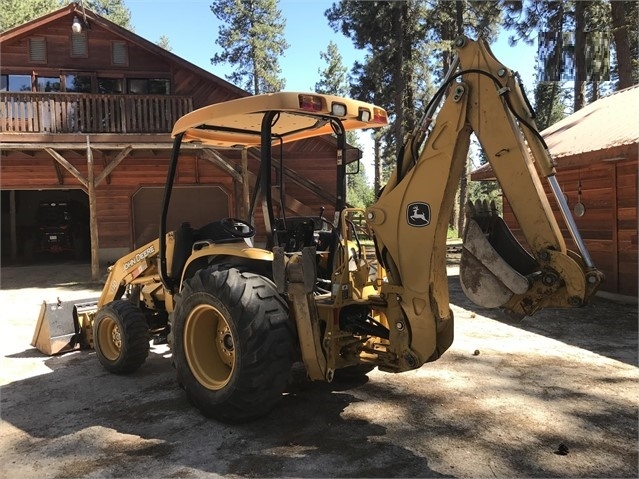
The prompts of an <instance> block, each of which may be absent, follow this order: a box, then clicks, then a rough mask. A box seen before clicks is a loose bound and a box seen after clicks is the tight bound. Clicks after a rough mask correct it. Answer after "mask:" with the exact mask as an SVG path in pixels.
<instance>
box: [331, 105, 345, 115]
mask: <svg viewBox="0 0 639 479" xmlns="http://www.w3.org/2000/svg"><path fill="white" fill-rule="evenodd" d="M331 115H335V116H346V105H344V104H343V103H331Z"/></svg>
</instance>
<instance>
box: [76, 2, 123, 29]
mask: <svg viewBox="0 0 639 479" xmlns="http://www.w3.org/2000/svg"><path fill="white" fill-rule="evenodd" d="M84 6H85V7H86V8H88V9H89V10H91V11H93V12H95V13H97V14H98V15H100V16H101V17H104V18H106V19H107V20H110V21H112V22H113V23H116V24H117V25H120V26H121V27H124V28H126V29H127V30H131V31H133V25H131V11H130V10H129V9H128V8H127V7H126V6H125V5H124V0H87V1H86V2H84Z"/></svg>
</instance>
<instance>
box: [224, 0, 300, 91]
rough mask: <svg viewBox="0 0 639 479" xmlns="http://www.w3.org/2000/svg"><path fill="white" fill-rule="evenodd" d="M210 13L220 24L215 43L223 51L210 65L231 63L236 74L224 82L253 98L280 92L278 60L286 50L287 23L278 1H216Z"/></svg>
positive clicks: (280, 79) (280, 80)
mask: <svg viewBox="0 0 639 479" xmlns="http://www.w3.org/2000/svg"><path fill="white" fill-rule="evenodd" d="M211 11H212V12H213V14H214V15H215V16H216V17H217V18H218V19H219V20H220V21H221V22H222V24H221V25H220V28H219V30H218V38H217V40H216V41H215V43H216V44H218V45H219V46H220V47H221V49H222V51H221V53H216V54H215V55H214V56H213V58H211V63H213V64H214V65H217V64H218V63H230V64H231V65H234V66H235V71H234V72H233V73H232V74H231V75H228V76H227V79H228V80H229V81H231V82H232V83H234V84H236V85H238V86H240V87H241V88H244V89H246V90H247V91H250V92H251V93H253V94H254V95H258V94H260V93H272V92H276V91H280V90H282V89H283V88H284V86H285V81H284V79H283V78H281V76H280V75H281V68H280V66H279V58H280V57H281V56H282V55H283V54H284V51H285V50H286V49H287V48H288V43H287V42H286V40H285V39H284V27H285V25H286V21H285V20H284V18H283V17H282V14H281V12H280V10H279V9H278V1H277V0H215V1H214V2H213V4H212V5H211Z"/></svg>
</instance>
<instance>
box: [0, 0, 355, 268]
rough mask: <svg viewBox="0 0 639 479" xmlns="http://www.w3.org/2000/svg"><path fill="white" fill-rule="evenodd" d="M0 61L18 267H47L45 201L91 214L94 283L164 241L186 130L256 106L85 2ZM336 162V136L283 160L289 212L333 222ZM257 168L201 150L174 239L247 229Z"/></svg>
mask: <svg viewBox="0 0 639 479" xmlns="http://www.w3.org/2000/svg"><path fill="white" fill-rule="evenodd" d="M0 54H1V55H2V65H1V68H0V80H1V86H0V135H1V137H2V138H1V140H0V154H1V157H0V190H1V194H2V198H1V200H2V201H1V203H2V242H1V244H2V260H3V262H4V263H5V264H6V263H7V262H20V261H22V260H26V259H28V260H32V259H33V258H34V256H33V255H32V254H31V253H32V251H31V249H32V248H33V245H32V242H31V241H30V240H29V239H30V238H31V237H32V236H33V234H34V233H33V230H34V228H35V227H36V223H37V221H36V218H37V216H38V208H39V207H40V205H45V204H51V203H58V204H59V203H66V204H70V203H74V204H78V205H80V206H81V208H80V209H83V210H84V211H86V216H85V217H83V218H82V220H81V221H82V222H87V224H86V228H87V230H88V231H89V232H90V233H91V234H90V235H89V240H88V244H89V245H90V251H88V252H87V258H88V257H90V258H91V263H92V276H94V278H95V277H96V276H97V275H98V270H99V268H100V265H104V264H106V263H109V262H112V261H114V260H116V259H117V258H119V257H120V256H122V255H123V254H125V253H127V252H129V251H131V250H132V249H134V248H136V247H139V246H142V245H144V244H145V243H146V242H148V241H150V240H152V239H154V238H155V237H157V234H158V223H159V217H160V204H161V203H160V202H161V198H162V193H163V187H164V183H165V181H166V171H167V165H168V161H169V156H170V153H171V147H172V141H171V138H170V132H171V129H172V126H173V123H174V122H175V121H176V120H177V119H178V118H179V117H180V116H182V115H183V114H185V113H188V112H190V111H192V110H193V109H197V108H200V107H203V106H206V105H208V104H211V103H217V102H221V101H226V100H230V99H235V98H240V97H244V96H247V95H249V93H247V92H246V91H244V90H242V89H240V88H238V87H236V86H234V85H232V84H231V83H229V82H227V81H225V80H223V79H221V78H219V77H217V76H215V75H214V74H212V73H210V72H208V71H205V70H203V69H202V68H199V67H198V66H196V65H193V64H191V63H189V62H187V61H186V60H184V59H182V58H180V57H178V56H176V55H174V54H173V53H171V52H169V51H167V50H165V49H163V48H161V47H159V46H158V45H156V44H154V43H152V42H150V41H148V40H146V39H144V38H142V37H140V36H138V35H136V34H135V33H133V32H131V31H128V30H126V29H124V28H122V27H120V26H118V25H116V24H114V23H112V22H110V21H109V20H107V19H105V18H103V17H101V16H99V15H97V14H95V13H94V12H92V11H90V10H88V9H85V8H84V7H82V6H81V5H79V4H76V3H71V4H69V5H68V6H66V7H63V8H61V9H59V10H57V11H54V12H52V13H49V14H47V15H44V16H42V17H39V18H36V19H35V20H32V21H30V22H28V23H25V24H23V25H19V26H17V27H15V28H12V29H10V30H7V31H5V32H3V33H1V34H0ZM336 151H337V150H336V143H335V141H334V139H333V138H332V137H330V136H329V137H322V138H315V139H309V140H304V141H301V142H298V143H297V144H292V145H286V146H284V149H283V151H282V152H279V151H276V148H274V149H273V156H274V158H275V160H274V164H276V165H278V166H277V168H278V171H276V172H274V175H275V176H276V177H279V176H280V174H279V169H280V168H281V172H282V176H283V177H284V178H285V179H286V181H287V187H286V197H285V199H286V201H285V204H286V206H285V208H286V209H285V213H286V214H288V215H317V214H318V213H319V211H320V208H321V207H325V208H326V215H327V217H328V215H330V214H332V212H333V211H332V207H333V206H334V204H335V197H334V194H333V193H331V192H333V191H334V190H335V187H334V185H335V182H336V173H335V171H336V168H335V161H336ZM358 155H359V151H354V152H353V158H356V159H358V158H359V156H358ZM353 158H351V157H349V158H348V161H352V159H353ZM258 167H259V155H258V154H257V152H253V151H250V150H249V151H248V152H246V153H244V154H242V153H241V152H239V151H235V150H226V151H223V150H213V149H209V148H199V147H197V146H196V145H194V146H193V149H192V151H189V155H188V156H187V157H186V158H183V159H182V161H181V164H180V167H179V170H178V174H177V178H178V179H177V183H176V185H177V187H176V189H175V190H174V193H173V196H172V206H171V208H172V209H171V211H170V214H169V225H168V226H169V228H172V227H177V226H178V225H179V224H180V223H181V222H183V221H189V222H191V224H192V225H193V226H194V227H196V226H197V225H200V224H205V223H208V222H210V221H213V220H216V219H220V218H223V217H228V216H236V217H241V218H245V217H246V213H247V207H248V201H249V197H250V195H251V192H252V185H253V182H254V178H255V174H256V172H257V171H258ZM255 222H256V223H260V222H261V218H260V217H259V212H258V214H257V215H256V218H255ZM256 226H259V224H256ZM258 231H259V228H258ZM260 239H263V236H262V237H260V236H258V237H257V240H258V241H259V240H260ZM35 260H37V258H36V259H35Z"/></svg>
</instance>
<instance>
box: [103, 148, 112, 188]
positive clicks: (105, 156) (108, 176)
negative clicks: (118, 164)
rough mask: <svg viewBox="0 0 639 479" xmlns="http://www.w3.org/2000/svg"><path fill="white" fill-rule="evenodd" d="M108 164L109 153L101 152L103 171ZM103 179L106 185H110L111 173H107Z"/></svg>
mask: <svg viewBox="0 0 639 479" xmlns="http://www.w3.org/2000/svg"><path fill="white" fill-rule="evenodd" d="M108 165H109V154H108V153H102V171H104V170H105V169H106V167H107V166H108ZM104 180H105V181H106V184H107V185H110V184H111V175H107V176H106V178H104Z"/></svg>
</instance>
